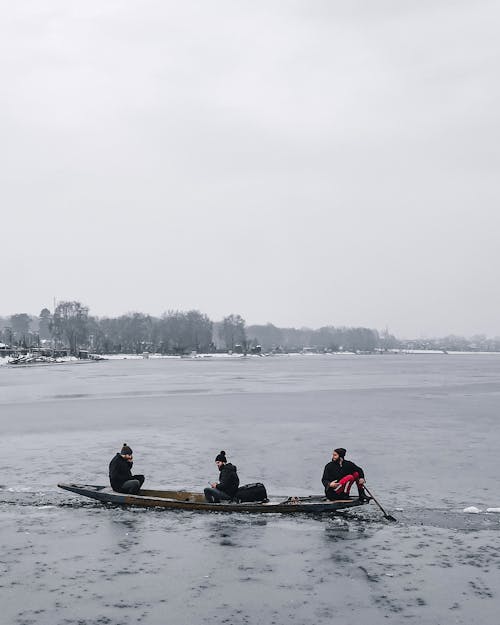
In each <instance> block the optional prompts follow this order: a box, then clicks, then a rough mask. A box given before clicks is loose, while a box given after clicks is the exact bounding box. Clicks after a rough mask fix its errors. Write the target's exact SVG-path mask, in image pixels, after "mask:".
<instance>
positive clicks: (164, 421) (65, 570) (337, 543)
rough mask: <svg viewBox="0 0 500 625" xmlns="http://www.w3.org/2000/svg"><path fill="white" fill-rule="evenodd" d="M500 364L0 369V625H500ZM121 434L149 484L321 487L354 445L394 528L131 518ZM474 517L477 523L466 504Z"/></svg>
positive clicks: (154, 363) (277, 362)
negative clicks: (114, 481) (98, 490)
mask: <svg viewBox="0 0 500 625" xmlns="http://www.w3.org/2000/svg"><path fill="white" fill-rule="evenodd" d="M499 399H500V355H463V356H461V355H407V356H402V355H401V356H302V357H300V356H295V357H271V358H248V359H238V360H237V359H234V360H221V359H213V360H201V359H200V360H153V359H150V360H122V361H106V362H98V363H81V364H67V365H54V366H45V367H44V366H41V367H32V368H29V367H26V368H18V369H16V368H10V367H5V366H2V367H0V426H1V431H2V437H1V442H2V451H1V457H2V461H1V463H0V466H1V474H0V484H1V486H0V542H1V545H0V548H1V551H0V573H1V576H0V623H2V625H4V624H5V625H16V624H18V625H28V624H36V625H70V624H75V625H115V624H116V625H118V624H121V623H124V622H128V623H145V624H147V625H164V624H166V623H168V624H172V625H176V624H179V625H183V624H190V623H193V624H203V623H227V624H230V625H239V624H248V625H254V624H261V623H262V624H276V625H284V624H285V623H286V624H289V623H296V624H297V625H313V624H314V625H320V624H326V623H331V622H337V621H338V622H344V623H358V624H364V623H366V624H368V623H369V624H370V625H376V624H378V623H398V624H400V623H402V622H410V623H411V622H414V623H418V624H422V623H423V624H429V625H436V624H448V623H449V624H452V623H453V624H456V623H458V624H461V623H463V624H465V623H468V624H470V623H484V622H496V619H497V612H498V608H497V606H498V593H499V591H498V590H497V589H498V588H500V541H499V538H500V533H499V529H500V514H498V513H494V512H490V513H488V512H486V511H485V510H486V508H494V507H500V490H499V489H498V485H497V480H496V478H497V473H498V464H499V463H498V449H499V446H500V445H499V444H500V434H499V427H498V418H499V417H498V406H499ZM123 441H126V442H128V443H129V444H130V445H131V446H132V447H133V448H134V455H135V465H134V470H135V471H137V472H138V473H144V474H146V476H147V484H148V485H149V486H150V487H155V486H157V487H161V486H171V487H180V488H187V489H201V488H203V487H204V486H205V485H206V483H207V481H208V480H213V479H215V478H216V471H215V465H214V462H213V459H214V457H215V455H216V453H217V452H218V451H219V450H220V449H225V450H226V451H227V453H228V457H229V459H230V460H231V461H233V462H234V463H235V464H236V465H237V466H238V469H239V475H240V479H241V482H242V483H246V482H253V481H256V480H259V481H263V482H264V483H265V484H266V486H267V487H268V491H270V492H271V493H276V494H282V495H300V494H309V493H311V492H314V493H319V492H321V482H320V478H321V474H322V470H323V466H324V464H325V463H326V462H328V460H329V459H330V454H331V449H332V448H333V447H337V446H343V447H346V448H347V449H348V457H351V458H352V459H353V460H355V461H356V462H358V464H360V465H361V466H363V467H364V469H365V471H366V474H367V479H368V485H369V487H371V489H372V490H373V493H374V494H375V495H376V496H377V497H378V498H379V500H380V501H381V503H382V504H383V505H384V507H386V509H387V510H388V511H389V512H390V513H391V514H393V515H394V516H396V517H397V518H398V521H399V522H398V523H394V524H391V523H388V522H387V521H385V520H384V519H383V518H382V515H381V514H380V512H379V511H378V509H377V508H376V507H375V505H374V504H371V505H370V506H368V507H364V508H363V509H361V510H360V511H355V510H353V511H351V512H349V513H346V514H345V515H341V516H340V515H339V516H322V517H315V518H310V517H307V516H301V517H286V516H279V515H269V516H253V515H246V514H224V513H208V514H207V513H194V512H193V513H189V512H182V511H180V512H172V511H168V510H141V509H122V508H118V507H111V506H104V505H102V504H98V503H92V502H91V501H90V500H89V501H84V500H83V499H81V498H78V497H77V496H76V495H72V494H70V493H66V492H63V491H59V490H58V489H57V487H56V483H57V482H58V481H80V482H87V483H91V484H99V483H106V481H107V465H108V463H109V460H110V459H111V457H112V455H113V454H114V453H115V452H116V451H117V450H118V449H119V447H120V445H121V443H122V442H123ZM467 506H476V507H477V508H479V509H480V510H481V512H480V513H478V514H466V513H464V512H463V510H464V508H465V507H467Z"/></svg>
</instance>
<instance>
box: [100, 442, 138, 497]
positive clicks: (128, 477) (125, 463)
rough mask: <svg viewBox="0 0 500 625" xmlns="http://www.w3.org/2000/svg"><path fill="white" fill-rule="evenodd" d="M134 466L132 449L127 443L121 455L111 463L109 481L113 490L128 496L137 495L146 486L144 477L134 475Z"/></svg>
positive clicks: (117, 455)
mask: <svg viewBox="0 0 500 625" xmlns="http://www.w3.org/2000/svg"><path fill="white" fill-rule="evenodd" d="M132 465H133V453H132V449H131V448H130V447H129V446H128V445H127V443H123V447H122V449H121V451H120V453H119V454H116V455H115V456H114V457H113V459H112V460H111V462H110V463H109V481H110V482H111V488H112V489H113V490H115V491H117V492H119V493H126V494H127V495H137V493H138V492H139V490H140V488H141V486H142V485H143V484H144V475H132Z"/></svg>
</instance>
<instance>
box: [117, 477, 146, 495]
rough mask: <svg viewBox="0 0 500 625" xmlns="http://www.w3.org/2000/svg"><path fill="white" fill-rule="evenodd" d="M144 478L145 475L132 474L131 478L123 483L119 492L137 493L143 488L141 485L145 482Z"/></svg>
mask: <svg viewBox="0 0 500 625" xmlns="http://www.w3.org/2000/svg"><path fill="white" fill-rule="evenodd" d="M144 480H145V477H144V475H132V479H131V480H127V481H126V482H124V483H123V484H122V487H121V488H120V490H119V492H120V493H125V494H126V495H137V493H138V492H139V491H140V490H141V486H142V485H143V484H144Z"/></svg>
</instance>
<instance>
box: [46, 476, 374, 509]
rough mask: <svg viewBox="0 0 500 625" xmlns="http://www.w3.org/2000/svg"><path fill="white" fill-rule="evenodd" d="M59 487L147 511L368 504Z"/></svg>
mask: <svg viewBox="0 0 500 625" xmlns="http://www.w3.org/2000/svg"><path fill="white" fill-rule="evenodd" d="M58 487H59V488H62V489H63V490H67V491H70V492H72V493H75V494H77V495H82V496H83V497H88V498H90V499H95V500H97V501H101V502H103V503H111V504H117V505H122V506H139V507H143V508H169V509H171V510H198V511H206V512H253V513H256V512H258V513H261V514H262V513H280V514H293V513H306V514H322V513H325V512H330V513H335V512H337V511H339V510H347V509H350V508H356V507H358V506H362V505H364V504H365V503H367V502H362V501H359V500H358V499H346V500H339V501H328V499H326V498H325V497H324V496H322V495H313V496H311V497H289V498H288V499H283V498H271V499H270V500H269V501H268V502H252V503H236V502H228V501H223V502H221V503H209V502H208V501H206V500H205V496H204V495H203V493H195V492H189V491H167V490H165V491H157V490H141V491H140V492H141V494H140V495H126V494H123V493H117V492H115V491H113V490H112V489H111V488H109V487H106V486H93V485H89V484H64V483H61V484H58Z"/></svg>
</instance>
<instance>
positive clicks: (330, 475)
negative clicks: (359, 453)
mask: <svg viewBox="0 0 500 625" xmlns="http://www.w3.org/2000/svg"><path fill="white" fill-rule="evenodd" d="M345 455H346V450H345V449H344V448H343V447H338V448H337V449H334V450H333V453H332V461H331V462H329V463H328V464H327V465H326V466H325V470H324V471H323V478H322V480H321V481H322V482H323V486H324V487H325V495H326V497H327V499H329V500H330V501H335V500H338V499H348V498H349V493H350V490H351V486H352V485H353V484H354V482H356V485H357V487H358V493H359V499H360V500H361V501H364V500H365V499H366V495H365V490H364V488H363V484H364V483H365V474H364V472H363V469H362V468H361V467H358V465H356V464H354V462H351V461H350V460H346V459H345Z"/></svg>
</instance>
